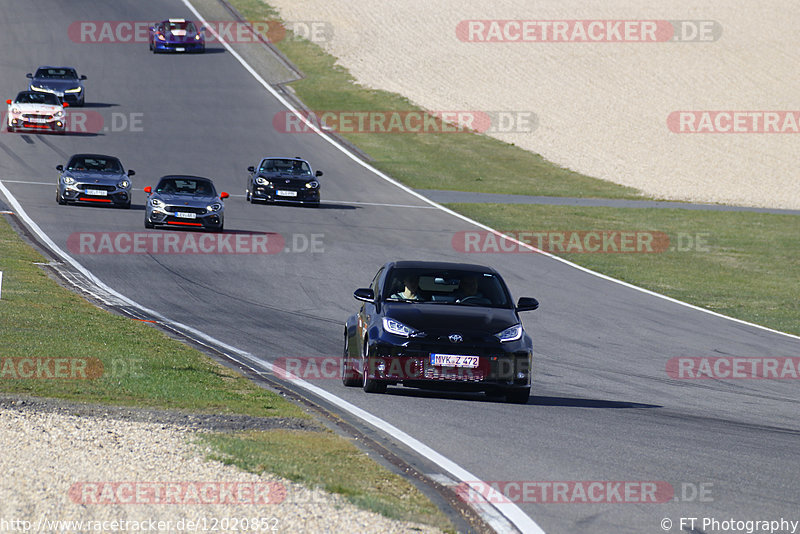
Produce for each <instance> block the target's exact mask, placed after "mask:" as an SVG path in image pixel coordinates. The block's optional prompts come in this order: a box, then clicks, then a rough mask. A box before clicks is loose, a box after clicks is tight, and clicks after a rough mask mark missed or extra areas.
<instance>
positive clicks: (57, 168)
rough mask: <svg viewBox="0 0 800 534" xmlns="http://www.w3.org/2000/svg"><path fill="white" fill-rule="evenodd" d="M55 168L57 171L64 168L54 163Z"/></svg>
mask: <svg viewBox="0 0 800 534" xmlns="http://www.w3.org/2000/svg"><path fill="white" fill-rule="evenodd" d="M56 170H57V171H63V170H64V166H63V165H56Z"/></svg>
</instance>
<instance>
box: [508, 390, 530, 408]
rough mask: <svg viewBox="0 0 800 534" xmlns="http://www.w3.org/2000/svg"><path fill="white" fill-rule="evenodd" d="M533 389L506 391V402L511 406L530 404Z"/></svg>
mask: <svg viewBox="0 0 800 534" xmlns="http://www.w3.org/2000/svg"><path fill="white" fill-rule="evenodd" d="M530 396H531V388H529V387H527V388H523V389H509V390H507V391H506V402H507V403H509V404H528V399H529V398H530Z"/></svg>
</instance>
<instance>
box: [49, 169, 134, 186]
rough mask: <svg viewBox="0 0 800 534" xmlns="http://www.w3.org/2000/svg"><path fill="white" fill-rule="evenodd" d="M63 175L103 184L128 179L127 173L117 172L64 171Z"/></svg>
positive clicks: (112, 183) (114, 183)
mask: <svg viewBox="0 0 800 534" xmlns="http://www.w3.org/2000/svg"><path fill="white" fill-rule="evenodd" d="M63 176H70V177H71V178H73V179H74V180H75V181H76V182H84V183H94V184H104V185H116V184H117V183H118V182H119V181H120V180H122V179H126V180H127V179H128V176H127V175H125V174H122V173H118V172H96V171H64V174H63ZM128 181H130V180H128Z"/></svg>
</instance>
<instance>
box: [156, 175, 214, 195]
mask: <svg viewBox="0 0 800 534" xmlns="http://www.w3.org/2000/svg"><path fill="white" fill-rule="evenodd" d="M156 193H166V194H170V195H204V196H217V192H216V190H215V189H214V184H212V183H211V182H210V181H209V180H201V179H198V178H164V179H162V180H161V181H160V182H158V185H157V186H156Z"/></svg>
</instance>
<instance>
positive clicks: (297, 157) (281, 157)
mask: <svg viewBox="0 0 800 534" xmlns="http://www.w3.org/2000/svg"><path fill="white" fill-rule="evenodd" d="M265 159H291V160H294V161H305V162H306V163H308V161H307V160H304V159H303V158H301V157H300V156H265V157H263V158H261V161H264V160H265Z"/></svg>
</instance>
